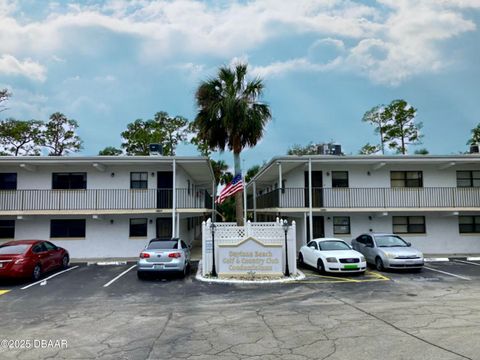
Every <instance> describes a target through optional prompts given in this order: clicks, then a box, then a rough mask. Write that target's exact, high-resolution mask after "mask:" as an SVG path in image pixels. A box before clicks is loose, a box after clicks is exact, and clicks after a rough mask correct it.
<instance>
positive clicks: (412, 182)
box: [390, 171, 423, 187]
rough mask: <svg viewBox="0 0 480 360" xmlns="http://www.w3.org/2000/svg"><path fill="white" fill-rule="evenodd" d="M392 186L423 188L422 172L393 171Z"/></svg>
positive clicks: (391, 174) (391, 176)
mask: <svg viewBox="0 0 480 360" xmlns="http://www.w3.org/2000/svg"><path fill="white" fill-rule="evenodd" d="M390 185H391V186H392V187H423V173H422V172H421V171H391V172H390Z"/></svg>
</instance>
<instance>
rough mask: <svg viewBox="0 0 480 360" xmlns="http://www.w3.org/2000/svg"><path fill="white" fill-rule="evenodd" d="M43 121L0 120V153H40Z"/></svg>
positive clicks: (15, 154)
mask: <svg viewBox="0 0 480 360" xmlns="http://www.w3.org/2000/svg"><path fill="white" fill-rule="evenodd" d="M43 125H44V124H43V122H42V121H38V120H28V121H24V120H15V119H11V118H10V119H6V120H3V121H0V154H1V155H12V156H19V155H40V153H41V144H42V136H41V134H42V127H43Z"/></svg>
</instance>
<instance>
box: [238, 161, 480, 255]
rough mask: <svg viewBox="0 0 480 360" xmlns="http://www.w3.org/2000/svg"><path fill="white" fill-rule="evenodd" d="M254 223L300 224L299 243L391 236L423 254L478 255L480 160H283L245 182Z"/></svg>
mask: <svg viewBox="0 0 480 360" xmlns="http://www.w3.org/2000/svg"><path fill="white" fill-rule="evenodd" d="M247 193H248V198H249V201H248V209H249V211H250V212H252V213H253V216H254V219H255V220H259V221H262V220H271V219H272V218H275V217H277V216H280V217H286V218H288V219H290V220H295V221H296V222H297V246H298V247H300V246H301V245H303V244H304V243H305V242H306V241H307V240H310V239H312V238H318V237H337V238H342V239H345V240H348V241H350V240H351V239H352V238H353V237H356V236H357V235H359V234H361V233H363V232H369V231H374V232H394V233H397V234H400V235H401V236H402V237H404V238H405V239H407V240H408V241H410V242H412V244H413V245H414V246H416V247H418V248H419V249H421V250H422V251H424V252H425V253H427V254H428V253H430V254H433V253H435V254H441V253H448V254H452V253H480V156H479V155H478V154H469V155H453V156H333V155H326V156H324V155H313V156H282V157H276V158H274V159H272V160H271V161H270V162H269V163H267V164H266V165H265V166H264V167H263V168H262V169H261V170H260V171H259V173H258V174H257V175H256V176H255V177H254V178H253V179H252V180H251V181H250V182H249V184H248V185H247Z"/></svg>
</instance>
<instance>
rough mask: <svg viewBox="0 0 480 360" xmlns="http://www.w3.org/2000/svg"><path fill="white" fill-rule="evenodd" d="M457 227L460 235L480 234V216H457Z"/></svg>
mask: <svg viewBox="0 0 480 360" xmlns="http://www.w3.org/2000/svg"><path fill="white" fill-rule="evenodd" d="M458 227H459V231H460V234H468V233H480V216H478V215H477V216H459V217H458Z"/></svg>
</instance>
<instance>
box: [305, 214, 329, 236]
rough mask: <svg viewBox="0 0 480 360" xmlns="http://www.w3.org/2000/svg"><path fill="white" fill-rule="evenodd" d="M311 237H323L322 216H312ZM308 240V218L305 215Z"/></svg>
mask: <svg viewBox="0 0 480 360" xmlns="http://www.w3.org/2000/svg"><path fill="white" fill-rule="evenodd" d="M312 225H313V226H312V227H313V237H312V239H318V238H323V237H325V225H324V218H323V216H313V224H312ZM308 240H310V219H309V218H308V217H307V241H308Z"/></svg>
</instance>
